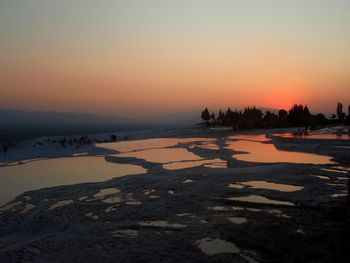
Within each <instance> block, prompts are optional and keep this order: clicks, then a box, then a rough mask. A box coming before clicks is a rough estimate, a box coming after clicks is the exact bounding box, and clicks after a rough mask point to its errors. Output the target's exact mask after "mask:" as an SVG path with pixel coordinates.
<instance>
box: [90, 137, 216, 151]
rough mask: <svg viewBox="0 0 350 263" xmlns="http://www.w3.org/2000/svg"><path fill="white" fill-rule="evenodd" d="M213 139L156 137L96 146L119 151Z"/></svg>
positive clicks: (163, 146)
mask: <svg viewBox="0 0 350 263" xmlns="http://www.w3.org/2000/svg"><path fill="white" fill-rule="evenodd" d="M214 140H215V139H210V138H156V139H146V140H136V141H123V142H113V143H102V144H97V145H96V146H97V147H101V148H105V149H109V150H115V151H118V152H121V153H125V152H132V151H140V150H147V149H154V148H166V147H173V146H176V145H178V144H179V143H191V142H201V141H205V142H210V141H214Z"/></svg>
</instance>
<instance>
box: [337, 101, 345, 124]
mask: <svg viewBox="0 0 350 263" xmlns="http://www.w3.org/2000/svg"><path fill="white" fill-rule="evenodd" d="M337 116H338V120H340V121H341V120H344V118H345V113H344V112H343V104H342V103H340V102H338V104H337Z"/></svg>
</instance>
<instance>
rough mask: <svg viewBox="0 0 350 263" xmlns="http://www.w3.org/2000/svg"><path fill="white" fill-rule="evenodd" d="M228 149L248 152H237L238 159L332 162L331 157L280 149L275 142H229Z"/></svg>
mask: <svg viewBox="0 0 350 263" xmlns="http://www.w3.org/2000/svg"><path fill="white" fill-rule="evenodd" d="M228 144H229V145H228V146H227V147H226V148H227V149H231V150H234V151H240V152H248V154H235V155H234V156H233V157H234V158H236V159H237V160H241V161H248V162H261V163H272V162H282V163H303V164H304V163H305V164H332V163H334V162H332V161H331V160H330V159H331V158H330V157H328V156H322V155H317V154H311V153H301V152H290V151H282V150H278V149H277V148H276V147H275V146H274V145H273V144H266V143H260V142H253V141H235V142H229V143H228Z"/></svg>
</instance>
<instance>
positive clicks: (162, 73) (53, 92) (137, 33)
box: [0, 0, 350, 117]
mask: <svg viewBox="0 0 350 263" xmlns="http://www.w3.org/2000/svg"><path fill="white" fill-rule="evenodd" d="M349 13H350V2H349V1H345V0H337V1H326V0H317V1H316V0H310V1H301V0H296V1H288V2H287V1H277V0H268V1H264V2H262V1H258V0H248V1H228V0H218V1H210V0H202V1H199V0H187V1H184V0H180V1H167V0H163V1H161V0H158V1H156V0H151V1H136V0H130V1H110V0H105V1H91V0H84V1H82V0H77V1H66V0H61V1H44V0H33V1H21V0H14V1H2V2H1V3H0V32H1V34H0V41H1V46H0V53H1V54H2V58H1V60H0V76H1V78H0V104H1V107H2V108H11V109H18V110H30V111H35V110H42V111H57V112H83V113H85V112H86V113H94V114H101V115H111V116H118V117H141V116H147V115H151V114H156V113H157V114H159V113H175V112H194V111H199V110H201V109H202V108H204V107H209V108H211V109H215V110H216V109H219V108H222V109H226V108H227V107H237V108H242V107H245V106H252V105H255V106H257V107H265V108H273V109H281V108H284V109H289V108H290V107H291V106H292V105H293V104H294V103H298V104H307V105H308V106H309V107H310V109H311V110H312V111H313V112H323V113H334V112H335V108H336V102H337V101H340V102H343V104H344V106H346V107H347V105H348V104H349V103H350V93H349V92H348V89H349V86H350V80H349V78H348V76H349V73H350V65H349V63H348V61H349V59H350V48H349V47H350V33H349V29H348V28H349V25H350V16H349Z"/></svg>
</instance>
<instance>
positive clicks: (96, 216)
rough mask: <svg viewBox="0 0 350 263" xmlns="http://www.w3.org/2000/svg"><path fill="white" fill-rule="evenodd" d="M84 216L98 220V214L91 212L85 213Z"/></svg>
mask: <svg viewBox="0 0 350 263" xmlns="http://www.w3.org/2000/svg"><path fill="white" fill-rule="evenodd" d="M85 216H86V217H88V218H92V219H95V220H98V215H94V214H93V213H86V214H85Z"/></svg>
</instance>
